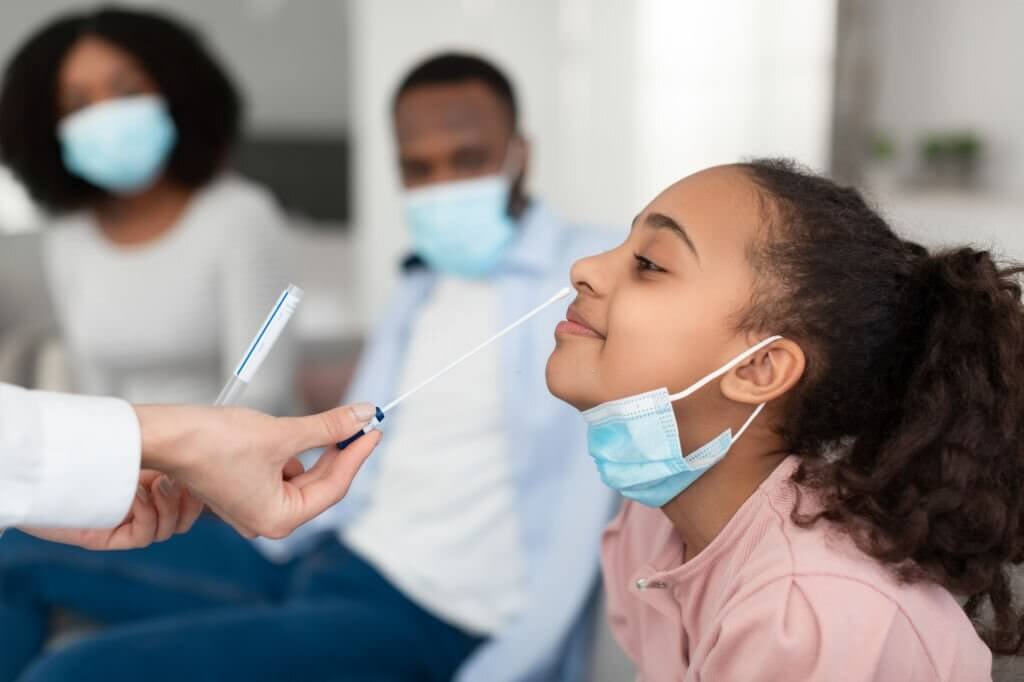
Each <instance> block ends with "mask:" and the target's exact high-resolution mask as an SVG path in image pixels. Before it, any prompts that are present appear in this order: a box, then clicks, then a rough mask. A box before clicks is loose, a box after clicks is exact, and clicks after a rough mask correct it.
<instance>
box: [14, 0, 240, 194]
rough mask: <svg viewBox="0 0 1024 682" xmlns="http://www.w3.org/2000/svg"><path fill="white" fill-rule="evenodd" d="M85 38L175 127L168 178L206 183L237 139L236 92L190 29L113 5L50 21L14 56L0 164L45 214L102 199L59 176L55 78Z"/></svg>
mask: <svg viewBox="0 0 1024 682" xmlns="http://www.w3.org/2000/svg"><path fill="white" fill-rule="evenodd" d="M86 36H94V37H97V38H101V39H103V40H104V41H106V42H109V43H111V44H112V45H115V46H117V47H119V48H120V49H122V50H124V51H125V52H127V53H129V54H131V55H132V56H133V57H135V58H136V59H137V60H138V61H139V63H140V64H141V65H142V68H143V69H145V71H146V73H147V74H148V75H149V76H150V77H151V78H152V79H153V81H154V82H155V83H156V85H157V88H158V89H159V91H160V94H161V95H162V96H163V97H164V99H165V100H167V105H168V109H169V111H170V114H171V118H173V119H174V123H175V126H176V127H177V128H178V143H177V144H176V145H175V148H174V150H173V151H172V152H171V156H170V158H169V159H168V161H167V171H166V172H167V175H168V176H169V177H170V178H172V179H174V180H175V181H177V182H178V183H179V184H181V185H183V186H185V187H189V188H196V187H200V186H202V185H204V184H206V183H207V182H208V181H209V180H210V179H211V178H213V176H214V175H216V174H217V173H218V172H219V171H220V170H221V169H222V168H223V166H224V163H225V161H226V160H227V156H228V154H229V152H230V150H231V147H232V146H233V145H234V142H235V139H236V138H237V136H238V130H239V125H240V120H241V115H242V102H241V98H240V96H239V94H238V92H237V90H236V89H235V86H234V85H233V84H232V82H231V79H230V78H229V77H228V75H227V73H225V71H224V70H223V69H222V67H221V66H220V65H219V64H218V63H217V62H216V61H215V60H214V58H213V57H212V56H211V55H210V53H209V52H208V51H207V50H206V48H205V47H204V45H203V43H202V41H201V40H200V38H199V37H198V35H197V34H195V33H194V32H193V31H192V30H191V29H189V28H188V27H186V26H184V25H182V24H181V23H179V22H178V21H177V20H174V19H170V18H168V17H166V16H163V15H161V14H158V13H155V12H151V11H136V10H129V9H121V8H117V7H107V8H101V9H98V10H96V11H92V12H89V13H84V14H70V15H65V16H63V17H61V18H58V19H57V20H55V21H53V22H52V23H50V24H48V25H46V26H44V27H43V28H42V29H40V30H39V31H38V32H37V33H36V34H35V35H33V36H31V37H30V38H29V39H28V40H27V41H25V43H24V44H23V45H21V46H20V47H19V48H18V49H17V50H16V51H15V53H14V56H13V57H12V58H11V61H10V62H9V63H8V65H7V68H6V71H5V73H4V77H3V83H2V86H0V160H2V161H3V162H4V163H5V164H7V165H8V166H10V168H11V169H12V170H13V171H14V173H15V174H16V175H17V176H18V177H19V178H20V179H21V180H22V182H24V183H25V185H26V186H27V188H28V191H29V193H30V194H31V195H32V197H33V198H34V199H35V200H36V201H38V202H39V203H41V204H42V205H43V206H46V207H47V208H48V209H51V210H56V211H64V210H71V209H76V208H81V207H83V206H89V205H92V204H94V203H95V202H96V201H98V200H101V199H103V198H104V197H105V196H106V193H105V192H104V191H103V190H102V189H100V188H99V187H96V186H94V185H91V184H89V183H88V182H86V181H85V180H82V179H80V178H77V177H75V176H74V175H72V174H71V173H69V172H68V170H67V169H66V168H65V167H64V164H63V162H62V161H61V156H60V144H59V142H58V140H57V124H58V116H59V111H58V106H57V78H58V74H59V72H60V69H61V65H62V64H63V63H64V59H65V58H66V57H67V55H68V53H69V52H70V51H71V48H72V47H74V45H75V44H76V43H77V42H78V41H79V40H80V39H82V38H83V37H86Z"/></svg>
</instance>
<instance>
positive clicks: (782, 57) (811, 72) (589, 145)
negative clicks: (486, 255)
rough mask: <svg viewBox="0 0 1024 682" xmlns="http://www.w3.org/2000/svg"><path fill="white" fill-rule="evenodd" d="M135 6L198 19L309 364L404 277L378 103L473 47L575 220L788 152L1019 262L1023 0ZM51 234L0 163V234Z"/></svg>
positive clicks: (7, 280)
mask: <svg viewBox="0 0 1024 682" xmlns="http://www.w3.org/2000/svg"><path fill="white" fill-rule="evenodd" d="M127 4H134V5H140V6H145V7H154V8H158V9H162V10H166V11H168V12H171V13H173V14H175V15H177V16H180V17H182V18H184V19H186V20H188V21H190V22H191V23H193V24H194V25H195V26H197V27H198V28H199V29H200V30H201V31H202V32H203V33H204V34H205V36H206V38H207V41H208V43H209V44H210V45H211V46H212V48H213V49H214V50H215V51H216V53H217V54H218V55H219V56H220V57H221V58H222V60H223V61H224V62H225V64H226V65H227V67H228V68H229V69H230V70H231V72H232V74H233V75H234V76H235V78H237V80H238V82H239V84H240V86H241V88H242V90H243V91H244V93H245V96H246V101H247V103H248V110H247V126H246V134H245V139H244V142H243V144H242V145H241V148H240V150H239V153H238V154H237V158H236V166H237V167H239V168H240V169H241V170H242V171H243V172H245V173H247V174H249V175H252V176H254V177H256V178H257V179H258V180H260V181H261V182H264V183H265V184H268V185H270V186H271V188H272V189H273V190H274V191H275V193H276V194H277V196H278V198H279V199H280V200H281V201H282V203H283V204H284V206H285V207H286V209H287V210H288V212H289V215H290V217H291V223H292V226H293V229H292V237H293V239H292V242H293V243H292V247H293V249H294V251H295V252H296V254H297V257H298V259H299V262H300V263H301V264H302V268H301V273H302V277H301V279H302V281H300V282H298V283H299V284H301V285H302V286H304V287H305V288H306V289H307V290H308V291H309V296H308V298H307V300H306V302H305V303H304V305H303V310H302V312H301V313H300V315H299V316H298V317H297V318H296V323H295V324H296V331H297V333H298V334H300V335H301V336H302V338H303V339H304V341H305V342H306V343H307V344H308V347H309V353H308V354H307V356H308V357H309V358H315V357H320V356H324V357H327V358H332V354H336V351H337V349H338V348H342V347H344V348H346V349H348V350H347V351H346V352H347V353H351V352H352V349H353V348H354V347H355V345H357V343H358V339H359V338H360V336H361V335H362V333H363V331H364V330H365V329H366V327H367V325H368V324H369V323H370V322H371V321H372V319H373V317H374V313H375V310H376V309H377V308H378V307H379V306H380V304H381V303H382V302H383V301H384V300H386V298H387V295H388V293H389V292H390V291H391V287H392V285H393V284H394V282H395V278H396V274H397V269H396V265H395V264H396V262H397V261H398V258H399V257H400V255H401V254H402V253H403V252H404V250H405V248H406V244H407V242H406V235H405V229H404V225H403V222H402V215H401V211H400V205H399V203H398V202H397V199H398V192H397V185H398V181H397V175H396V172H395V163H394V154H393V152H394V149H393V146H392V139H391V129H390V117H389V100H390V97H391V95H392V91H393V88H394V87H395V84H396V81H397V79H398V78H399V77H400V76H401V75H402V74H403V73H404V72H405V70H407V69H408V68H409V67H410V66H411V65H412V64H413V63H414V62H415V61H416V60H418V59H419V58H422V57H424V56H426V55H428V54H430V53H431V52H434V51H436V50H441V49H450V48H458V49H470V50H476V51H479V52H481V53H483V54H484V55H486V56H489V57H491V58H493V59H495V60H496V61H497V62H498V63H499V64H501V65H502V66H503V67H504V68H505V69H507V71H508V72H509V73H510V74H511V76H512V77H513V79H514V81H515V85H516V87H517V89H518V91H519V96H520V98H521V100H522V103H523V110H524V129H525V131H526V133H527V135H528V136H529V137H530V138H531V139H532V141H533V142H534V158H533V167H532V169H531V174H530V184H531V187H532V189H533V192H534V194H535V195H536V196H538V197H540V198H543V199H544V200H545V201H547V202H548V203H550V204H552V205H553V206H554V207H555V209H556V210H558V211H559V212H560V213H562V214H563V215H566V216H568V217H570V218H573V219H576V220H579V221H585V222H590V223H596V224H603V225H608V226H610V227H613V228H618V229H622V228H623V226H624V225H625V224H626V223H627V222H628V221H629V220H630V219H631V217H632V216H633V215H634V214H635V212H636V211H637V210H639V208H641V207H642V206H643V204H644V203H645V202H646V201H648V200H649V199H650V198H651V197H652V196H653V194H654V193H656V192H657V191H658V190H659V189H661V188H662V187H664V186H665V185H666V184H668V183H669V182H671V181H673V180H675V179H677V178H679V177H681V176H683V175H685V174H687V173H689V172H692V171H694V170H696V169H699V168H701V167H703V166H706V165H709V164H712V163H721V162H728V161H732V160H735V159H737V158H741V157H745V156H755V155H766V154H783V155H787V156H794V157H796V158H798V159H800V160H802V161H804V162H806V163H808V164H810V165H812V166H814V167H817V168H821V169H832V170H833V171H834V172H835V173H836V175H837V176H839V177H841V178H844V179H848V180H850V181H855V182H858V183H862V184H864V185H865V186H867V187H868V188H869V189H870V191H871V192H872V193H873V194H874V196H875V197H876V198H877V199H878V200H879V201H880V202H881V203H883V205H884V206H885V207H886V210H887V211H888V213H889V214H890V215H891V216H892V217H893V219H894V220H895V221H896V222H897V224H898V225H900V226H901V228H902V229H904V230H905V231H906V232H908V233H909V234H911V235H913V236H915V237H918V238H920V239H924V240H925V241H929V242H930V243H939V242H943V241H951V240H963V239H970V240H974V241H978V242H982V243H988V244H992V245H994V246H996V247H997V248H999V249H1000V250H1002V251H1004V252H1006V253H1008V254H1010V255H1015V256H1020V257H1024V238H1022V237H1020V235H1018V232H1019V230H1018V229H1017V227H1016V226H1017V225H1019V224H1020V218H1021V217H1022V215H1024V204H1022V201H1021V199H1020V195H1021V191H1022V190H1024V154H1022V149H1021V139H1022V135H1021V134H1022V133H1024V118H1022V117H1021V116H1020V111H1021V109H1022V106H1024V85H1022V84H1021V81H1020V78H1019V77H1018V74H1017V73H1016V68H1015V66H1014V65H1016V64H1020V63H1021V61H1022V59H1024V43H1021V42H1020V41H1019V40H1017V39H1016V35H1015V29H1016V27H1019V26H1021V25H1024V5H1022V4H1021V3H1018V2H1015V0H990V1H989V2H986V3H970V2H968V1H967V0H931V1H929V0H901V1H900V2H887V1H886V0H728V1H726V2H717V3H698V2H690V1H681V0H641V1H635V2H634V1H631V0H519V1H515V2H513V1H511V0H432V1H431V2H413V1H411V0H301V1H300V0H218V1H217V2H205V1H203V0H148V1H145V2H130V3H127ZM94 5H95V3H92V2H86V1H85V0H33V1H31V2H29V1H28V0H24V1H22V0H12V1H11V2H6V3H4V4H3V6H2V8H0V59H3V60H6V58H7V57H8V56H9V55H10V53H11V51H12V50H13V49H14V48H15V47H16V46H17V45H18V44H19V43H20V42H21V41H22V40H23V39H24V38H25V37H26V36H27V35H28V33H29V32H30V31H32V30H34V29H35V28H37V27H38V26H40V25H41V24H42V23H43V22H44V21H46V20H47V19H50V18H52V17H54V16H55V15H57V14H59V13H61V12H63V11H66V10H68V9H73V8H83V7H90V6H94ZM43 224H45V217H44V216H41V215H40V214H39V213H38V211H36V210H35V209H34V208H33V207H32V206H31V204H30V202H28V201H27V199H26V197H25V196H24V194H23V193H22V192H21V191H20V188H19V187H18V185H17V184H16V182H14V181H13V180H12V179H11V178H10V176H9V175H8V174H6V172H5V171H4V170H3V169H0V232H2V233H13V232H22V233H24V232H29V233H31V232H32V231H33V230H35V229H37V228H38V227H39V226H40V225H43ZM31 240H32V238H31V237H29V238H24V237H23V238H22V241H23V242H25V241H27V242H31ZM10 244H14V242H13V241H12V242H10ZM19 249H20V250H19ZM16 251H17V253H19V254H21V253H22V252H26V253H30V252H31V247H30V246H24V244H19V246H17V247H14V246H10V248H0V258H3V259H4V260H3V263H2V267H0V270H3V271H4V274H3V275H0V276H3V277H4V281H3V282H0V284H3V285H4V286H5V287H6V289H7V290H8V291H7V292H6V294H0V296H6V297H7V298H18V299H19V300H21V302H20V303H18V304H17V307H18V309H19V310H21V309H24V308H26V307H27V308H29V309H38V310H43V309H44V308H45V305H44V304H43V303H42V302H39V305H38V306H35V307H33V306H26V304H25V300H35V299H34V297H37V296H40V294H41V292H38V291H35V290H34V289H33V287H34V286H35V285H34V284H33V280H32V279H31V278H30V277H29V275H28V274H27V273H23V275H18V274H17V273H16V272H15V271H16V270H26V269H30V267H29V264H30V263H32V260H31V257H30V256H23V255H18V256H17V257H15V256H14V254H15V252H16ZM18 282H24V284H22V285H20V286H19V285H18V284H17V283H18ZM12 287H14V288H16V289H17V290H18V292H17V295H16V296H13V295H12V292H11V291H10V290H11V288H12ZM12 305H14V304H9V305H8V306H7V307H8V308H10V307H11V306H12ZM3 315H4V313H2V312H0V320H4V319H7V318H5V317H3ZM6 324H13V322H8V323H6ZM334 360H336V358H334V359H332V360H331V362H334ZM312 361H313V360H311V362H312ZM313 374H314V375H318V374H317V373H315V372H314V373H313ZM320 374H322V372H321V373H320ZM341 378H342V377H340V376H334V377H332V378H331V379H330V381H327V383H326V384H325V385H324V386H323V388H322V390H323V391H324V396H325V397H324V399H326V395H329V394H330V393H331V392H332V391H335V390H336V389H335V384H336V383H337V382H338V381H340V380H341ZM331 382H334V383H331Z"/></svg>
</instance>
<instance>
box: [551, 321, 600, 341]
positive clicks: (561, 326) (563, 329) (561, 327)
mask: <svg viewBox="0 0 1024 682" xmlns="http://www.w3.org/2000/svg"><path fill="white" fill-rule="evenodd" d="M558 334H568V335H569V336H588V337H590V338H592V339H600V338H602V336H601V335H600V334H598V333H597V332H595V331H594V330H593V329H591V328H590V327H584V326H583V325H582V324H580V323H579V322H572V321H570V320H562V321H561V322H559V323H558V326H557V327H555V335H558Z"/></svg>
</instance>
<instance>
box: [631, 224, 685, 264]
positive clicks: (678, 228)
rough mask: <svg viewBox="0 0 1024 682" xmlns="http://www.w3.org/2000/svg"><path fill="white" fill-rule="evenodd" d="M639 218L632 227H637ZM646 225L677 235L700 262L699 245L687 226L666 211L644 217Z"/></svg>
mask: <svg viewBox="0 0 1024 682" xmlns="http://www.w3.org/2000/svg"><path fill="white" fill-rule="evenodd" d="M639 219H640V216H639V215H638V216H637V217H636V218H633V224H632V226H631V227H630V229H632V228H634V227H636V223H637V221H638V220H639ZM644 225H645V226H647V227H651V228H654V229H655V230H668V231H670V232H672V233H673V234H675V235H677V236H678V237H679V238H680V239H682V240H683V242H685V243H686V246H687V247H689V249H690V251H691V252H692V253H693V257H694V258H696V259H697V262H698V263H699V262H700V254H698V253H697V247H696V246H694V244H693V240H692V239H690V235H689V233H687V231H686V228H684V227H683V226H682V225H680V224H679V223H678V222H676V220H675V219H673V218H671V217H669V216H667V215H665V214H664V213H648V214H647V216H646V217H644Z"/></svg>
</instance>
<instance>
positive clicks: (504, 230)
mask: <svg viewBox="0 0 1024 682" xmlns="http://www.w3.org/2000/svg"><path fill="white" fill-rule="evenodd" d="M511 189H512V184H511V182H510V181H509V179H508V174H507V173H505V172H502V173H498V174H496V175H489V176H486V177H482V178H475V179H473V180H460V181H457V182H448V183H444V184H439V185H431V186H429V187H422V188H419V189H413V190H409V191H407V192H406V193H405V212H406V218H407V220H408V222H409V228H410V229H411V230H412V242H413V249H414V250H415V251H416V253H417V255H419V256H420V258H422V259H423V260H425V261H426V262H427V264H428V265H429V266H430V267H431V268H433V269H435V270H437V271H439V272H443V273H446V274H449V275H455V276H456V277H463V278H479V277H486V276H487V275H489V274H491V273H492V272H494V270H495V269H496V268H497V266H498V264H499V263H500V262H501V259H502V257H503V256H504V255H505V253H506V251H507V250H508V247H509V246H510V245H511V244H512V242H513V241H514V239H515V236H516V225H515V222H514V221H513V220H512V218H511V216H509V214H508V205H509V196H510V193H511Z"/></svg>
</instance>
